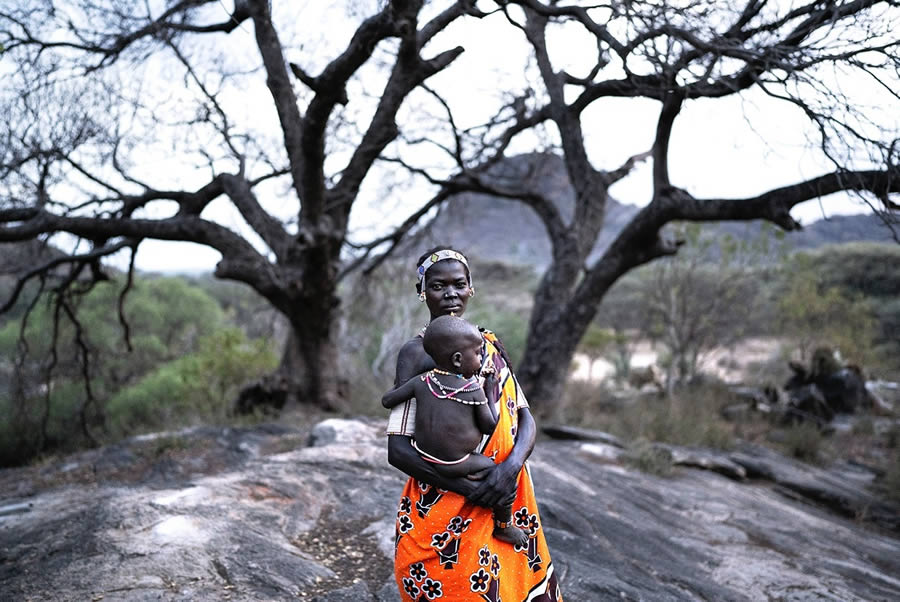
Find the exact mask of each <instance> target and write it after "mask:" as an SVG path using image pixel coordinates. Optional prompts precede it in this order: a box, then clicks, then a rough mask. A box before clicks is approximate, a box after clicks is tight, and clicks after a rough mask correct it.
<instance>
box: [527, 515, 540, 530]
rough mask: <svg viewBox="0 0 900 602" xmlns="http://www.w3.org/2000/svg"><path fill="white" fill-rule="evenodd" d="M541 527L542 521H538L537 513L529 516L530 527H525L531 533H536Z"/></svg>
mask: <svg viewBox="0 0 900 602" xmlns="http://www.w3.org/2000/svg"><path fill="white" fill-rule="evenodd" d="M540 528H541V525H540V523H539V522H538V516H537V514H532V515H531V516H529V517H528V528H527V529H525V530H526V532H527V533H528V534H529V535H534V534H535V533H537V532H538V529H540Z"/></svg>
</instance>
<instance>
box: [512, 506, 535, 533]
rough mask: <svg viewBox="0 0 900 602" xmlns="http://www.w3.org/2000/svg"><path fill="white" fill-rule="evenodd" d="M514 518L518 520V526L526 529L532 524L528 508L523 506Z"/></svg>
mask: <svg viewBox="0 0 900 602" xmlns="http://www.w3.org/2000/svg"><path fill="white" fill-rule="evenodd" d="M514 518H515V519H516V526H517V527H520V528H522V529H524V528H525V527H527V526H528V525H529V524H530V522H531V516H529V513H528V508H526V507H525V506H522V508H520V509H519V510H517V511H516V513H515V515H514Z"/></svg>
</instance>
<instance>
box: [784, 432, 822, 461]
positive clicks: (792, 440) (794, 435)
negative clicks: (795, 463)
mask: <svg viewBox="0 0 900 602" xmlns="http://www.w3.org/2000/svg"><path fill="white" fill-rule="evenodd" d="M781 445H782V446H783V447H784V451H785V453H787V454H788V455H789V456H792V457H794V458H797V459H798V460H803V461H804V462H812V463H819V462H821V460H822V452H823V448H824V437H823V436H822V431H821V430H820V429H819V427H818V426H816V425H815V424H809V423H801V424H797V425H794V426H791V427H790V428H788V429H785V431H784V438H783V440H782V443H781Z"/></svg>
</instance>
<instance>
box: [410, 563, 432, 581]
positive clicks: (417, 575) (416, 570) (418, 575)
mask: <svg viewBox="0 0 900 602" xmlns="http://www.w3.org/2000/svg"><path fill="white" fill-rule="evenodd" d="M409 576H410V577H412V578H413V579H415V580H416V581H421V580H422V579H424V578H425V577H427V576H428V571H426V570H425V563H423V562H414V563H412V564H411V565H409Z"/></svg>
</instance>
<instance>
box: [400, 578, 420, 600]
mask: <svg viewBox="0 0 900 602" xmlns="http://www.w3.org/2000/svg"><path fill="white" fill-rule="evenodd" d="M403 591H405V592H406V594H407V595H408V596H409V597H410V598H412V599H413V600H415V599H416V598H418V597H419V586H418V585H416V582H415V581H413V580H412V579H410V578H409V577H404V578H403Z"/></svg>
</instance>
